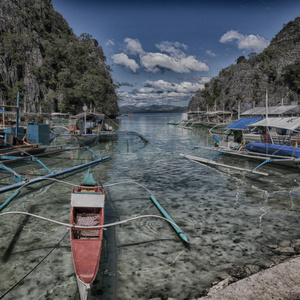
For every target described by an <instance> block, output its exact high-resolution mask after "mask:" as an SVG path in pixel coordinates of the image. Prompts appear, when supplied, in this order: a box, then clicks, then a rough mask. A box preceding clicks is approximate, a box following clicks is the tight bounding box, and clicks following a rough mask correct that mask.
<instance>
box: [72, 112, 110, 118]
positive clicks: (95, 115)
mask: <svg viewBox="0 0 300 300" xmlns="http://www.w3.org/2000/svg"><path fill="white" fill-rule="evenodd" d="M84 116H86V117H87V118H89V117H97V118H100V119H102V118H103V117H104V116H105V114H98V113H91V112H86V115H85V113H84V112H83V113H80V114H78V115H75V116H71V118H72V119H81V118H84Z"/></svg>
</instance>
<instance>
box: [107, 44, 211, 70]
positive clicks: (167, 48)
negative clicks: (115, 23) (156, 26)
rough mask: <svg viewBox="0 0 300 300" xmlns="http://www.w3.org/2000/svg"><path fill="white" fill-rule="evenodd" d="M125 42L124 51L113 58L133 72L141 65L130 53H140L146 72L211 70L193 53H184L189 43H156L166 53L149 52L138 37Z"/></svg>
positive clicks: (142, 65) (133, 54)
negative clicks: (130, 56)
mask: <svg viewBox="0 0 300 300" xmlns="http://www.w3.org/2000/svg"><path fill="white" fill-rule="evenodd" d="M124 42H125V48H124V49H123V50H124V52H123V53H119V54H115V55H113V57H112V58H113V61H114V63H115V64H120V65H123V66H126V67H128V68H130V69H131V70H132V71H133V72H136V70H137V69H138V68H139V65H138V63H137V62H136V61H135V60H134V59H131V58H129V56H128V55H132V56H135V55H138V56H139V59H140V66H141V67H142V68H143V69H144V71H146V72H152V73H158V72H161V71H163V70H170V71H173V72H175V73H190V72H192V71H208V70H209V68H208V66H207V65H206V64H205V63H203V62H201V61H198V60H197V59H196V58H195V57H194V56H192V55H189V56H187V55H186V54H185V53H184V50H187V49H188V47H187V45H185V44H182V43H179V42H168V41H164V42H161V43H160V44H156V47H157V48H158V49H159V50H160V51H162V52H165V53H161V52H147V51H145V50H144V49H143V47H142V45H141V43H140V41H139V40H137V39H131V38H126V39H125V40H124ZM127 54H128V55H127Z"/></svg>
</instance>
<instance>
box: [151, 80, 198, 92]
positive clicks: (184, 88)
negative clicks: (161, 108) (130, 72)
mask: <svg viewBox="0 0 300 300" xmlns="http://www.w3.org/2000/svg"><path fill="white" fill-rule="evenodd" d="M145 85H146V86H147V87H148V88H151V87H152V88H153V89H154V90H153V92H155V91H157V90H161V91H164V92H177V93H195V92H197V91H198V90H199V89H202V88H203V87H204V85H203V84H202V83H192V82H188V81H182V82H180V83H179V84H178V83H170V82H168V81H164V80H157V81H149V80H148V81H146V83H145Z"/></svg>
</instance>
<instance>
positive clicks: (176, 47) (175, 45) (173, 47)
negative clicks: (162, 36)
mask: <svg viewBox="0 0 300 300" xmlns="http://www.w3.org/2000/svg"><path fill="white" fill-rule="evenodd" d="M155 46H156V48H157V49H159V50H160V51H161V52H166V53H170V54H172V55H175V56H182V55H183V56H184V52H183V50H185V51H186V50H187V49H188V46H187V45H185V44H182V43H179V42H168V41H163V42H161V43H159V44H155ZM180 48H182V49H183V50H181V49H180Z"/></svg>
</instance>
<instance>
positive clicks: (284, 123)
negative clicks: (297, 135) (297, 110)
mask: <svg viewBox="0 0 300 300" xmlns="http://www.w3.org/2000/svg"><path fill="white" fill-rule="evenodd" d="M250 126H252V127H254V126H255V127H259V126H262V127H275V128H282V129H288V130H292V131H299V132H300V117H291V118H266V119H263V120H261V121H259V122H256V123H254V124H251V125H250Z"/></svg>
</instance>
